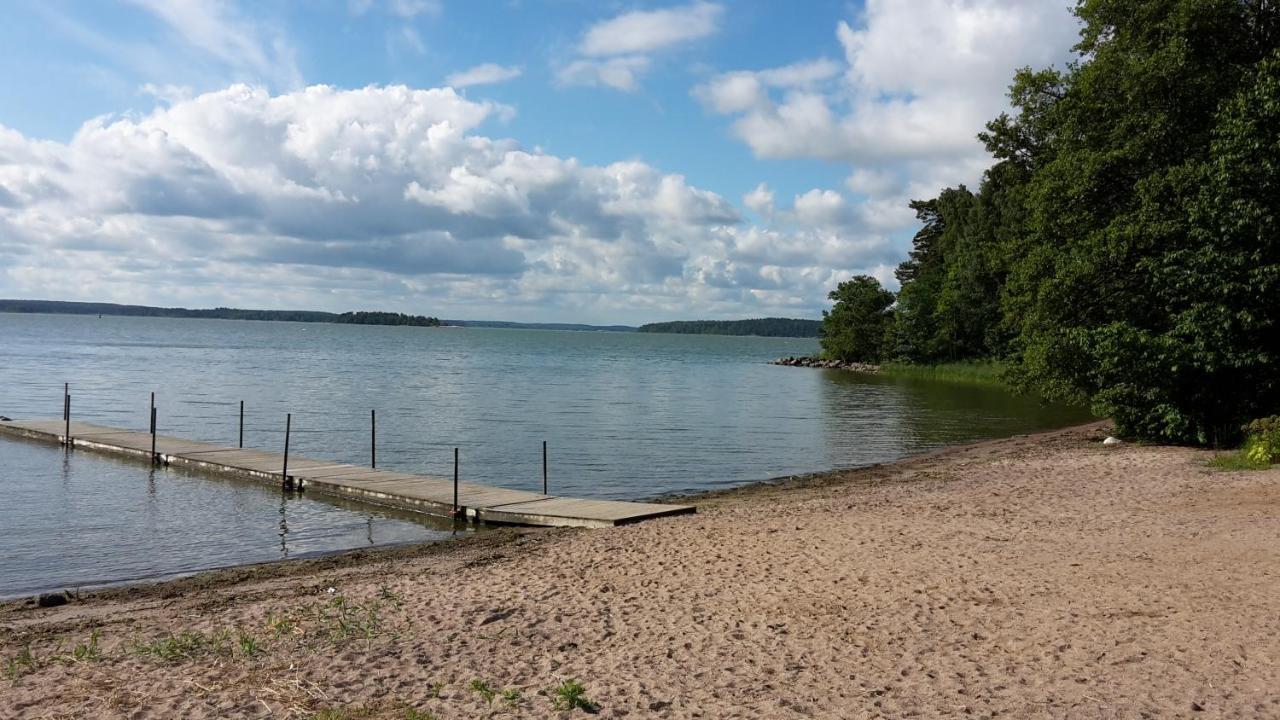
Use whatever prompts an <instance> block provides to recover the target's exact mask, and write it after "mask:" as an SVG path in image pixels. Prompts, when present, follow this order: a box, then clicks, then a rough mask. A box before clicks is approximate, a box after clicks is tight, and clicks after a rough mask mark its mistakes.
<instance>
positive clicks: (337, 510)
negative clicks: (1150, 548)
mask: <svg viewBox="0 0 1280 720" xmlns="http://www.w3.org/2000/svg"><path fill="white" fill-rule="evenodd" d="M0 337H3V338H4V339H5V340H4V342H3V343H0V367H2V368H3V371H2V376H0V377H2V379H3V382H0V415H7V416H9V417H15V418H36V417H43V418H55V417H59V416H60V415H61V412H62V383H63V382H68V383H70V384H71V394H72V398H73V400H72V414H73V417H74V418H75V419H77V420H83V421H86V422H94V423H99V424H103V425H110V426H114V427H121V428H127V429H145V428H146V427H147V424H148V404H149V393H150V392H152V391H154V392H156V398H157V399H156V404H157V406H158V408H159V410H158V417H159V428H160V431H161V432H163V433H165V434H168V435H175V436H178V437H186V438H191V439H196V440H204V441H209V442H219V443H225V444H228V445H233V446H234V445H235V444H236V442H237V435H238V416H239V402H240V401H241V400H245V401H246V417H247V420H246V428H245V447H256V448H262V449H268V450H272V451H277V452H278V451H280V449H281V448H282V445H283V440H284V420H285V414H286V413H293V436H292V440H291V448H290V452H291V453H296V454H298V455H303V456H308V457H313V458H317V459H332V460H335V461H338V462H348V463H357V464H367V463H368V462H369V452H370V448H369V443H370V437H369V412H370V410H371V409H376V410H377V412H378V440H377V442H378V450H377V452H378V466H379V467H381V468H386V469H390V470H398V471H403V472H414V473H424V474H434V475H448V474H450V473H451V472H452V452H453V448H454V447H459V448H460V449H461V456H462V463H461V468H462V477H463V479H465V480H471V481H476V482H483V483H488V484H492V485H497V486H502V487H511V488H519V489H527V490H534V489H541V483H542V459H541V443H542V441H544V440H546V441H547V442H548V445H549V448H550V486H551V492H552V493H554V494H561V495H570V496H578V497H598V498H611V499H643V498H651V497H655V496H660V495H665V494H670V493H688V492H698V491H703V490H715V489H721V488H725V487H730V486H734V485H740V484H743V483H747V482H753V481H759V480H765V479H768V478H772V477H777V476H782V475H788V474H799V473H807V472H814V471H819V470H827V469H834V468H844V467H854V466H859V465H866V464H870V463H875V462H884V461H888V460H893V459H895V458H899V457H902V456H904V455H908V454H912V453H916V452H921V451H925V450H930V449H934V448H937V447H941V446H944V445H949V444H955V443H959V442H965V441H970V440H977V439H982V438H989V437H999V436H1005V435H1012V434H1017V433H1022V432H1031V431H1035V430H1042V429H1047V428H1052V427H1059V426H1063V425H1067V424H1071V423H1075V422H1080V421H1083V420H1087V419H1088V415H1087V413H1085V412H1083V411H1081V410H1079V409H1074V408H1063V407H1059V406H1052V405H1045V404H1043V403H1041V402H1039V401H1038V400H1036V399H1035V398H1028V397H1016V396H1013V395H1011V394H1009V393H1008V392H1006V391H1005V390H1003V389H1001V388H999V387H995V386H991V385H982V384H963V383H943V382H935V381H926V380H908V379H895V378H890V377H879V376H867V375H859V374H855V373H850V372H846V371H835V370H830V371H828V370H813V369H808V368H791V367H780V366H774V365H770V364H769V362H770V361H771V360H773V359H775V358H779V357H783V356H790V355H805V354H810V353H812V352H814V351H815V350H816V349H817V342H816V341H814V340H805V339H786V338H754V337H719V336H693V335H651V334H640V333H599V332H557V331H534V330H496V329H469V328H412V327H372V326H368V327H366V326H347V325H329V324H320V323H276V322H249V321H230V320H182V319H170V318H127V317H102V318H98V317H96V316H50V315H9V314H0ZM0 491H3V492H5V493H6V495H7V497H9V498H12V499H13V500H14V501H13V502H6V503H4V504H3V505H0V514H3V515H4V516H3V517H0V526H3V527H5V528H6V531H5V532H4V533H2V534H0V558H3V559H0V596H13V595H18V594H23V593H27V592H31V591H34V590H33V589H42V588H50V587H66V586H73V585H84V584H89V583H98V582H111V581H117V580H132V579H138V578H147V577H155V576H166V575H172V574H175V573H183V572H189V571H192V570H198V569H204V568H210V567H219V566H226V565H233V564H237V563H245V562H256V561H260V560H264V559H277V558H279V557H282V556H284V555H285V554H286V553H287V554H288V556H289V557H295V556H297V554H301V553H315V552H325V551H331V550H337V549H345V548H349V547H358V546H361V545H362V544H364V545H367V544H369V542H372V543H373V544H383V543H394V542H403V541H414V540H430V539H434V538H436V537H444V536H447V535H448V530H446V529H442V528H441V527H440V526H439V525H438V524H436V525H433V524H432V523H433V521H431V520H425V519H415V516H409V515H389V514H387V513H385V512H381V511H377V510H370V509H367V508H361V507H359V506H354V505H345V506H344V505H340V504H337V503H335V502H333V501H330V500H328V499H324V498H320V497H319V496H316V497H313V498H288V497H285V498H282V497H281V496H280V493H279V492H278V491H275V490H273V489H271V488H267V487H264V486H260V485H255V484H254V483H250V482H245V481H240V480H227V479H214V478H210V477H208V476H203V475H200V476H197V475H185V474H182V473H178V472H176V471H173V470H159V471H156V472H155V473H152V471H150V470H149V469H148V468H146V467H145V466H139V465H137V464H134V463H131V462H129V461H121V460H116V459H111V458H103V457H96V456H92V455H89V454H88V453H84V452H80V451H77V452H76V453H73V454H72V456H71V457H70V458H69V459H65V462H64V454H63V453H62V451H61V450H60V449H58V448H55V447H48V446H38V445H33V444H30V443H24V442H21V441H17V440H11V439H6V438H0ZM282 510H283V511H284V513H285V515H286V516H288V517H287V521H288V526H289V529H290V533H289V534H288V535H287V536H285V543H284V547H283V548H281V547H277V546H278V545H279V544H280V537H278V535H279V528H278V527H273V526H272V525H271V523H270V522H268V521H269V520H271V519H272V518H273V516H272V513H275V516H274V519H276V520H277V521H278V520H279V514H280V512H281V511H282ZM92 517H99V518H110V522H103V523H93V522H87V521H86V518H92ZM197 520H198V521H199V522H197ZM366 530H369V532H366Z"/></svg>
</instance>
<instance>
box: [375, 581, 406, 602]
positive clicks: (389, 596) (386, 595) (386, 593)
mask: <svg viewBox="0 0 1280 720" xmlns="http://www.w3.org/2000/svg"><path fill="white" fill-rule="evenodd" d="M378 599H379V600H382V601H384V602H389V603H391V604H392V605H395V606H396V607H400V605H401V603H403V602H404V601H403V600H401V599H400V596H399V595H397V594H396V593H395V591H394V590H392V589H391V588H390V587H388V586H387V585H379V586H378Z"/></svg>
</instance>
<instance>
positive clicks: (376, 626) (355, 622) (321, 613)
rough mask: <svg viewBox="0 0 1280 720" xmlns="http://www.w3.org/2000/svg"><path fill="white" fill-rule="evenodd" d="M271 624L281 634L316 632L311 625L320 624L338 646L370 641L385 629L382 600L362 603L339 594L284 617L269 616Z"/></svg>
mask: <svg viewBox="0 0 1280 720" xmlns="http://www.w3.org/2000/svg"><path fill="white" fill-rule="evenodd" d="M267 622H268V625H269V626H270V627H271V628H272V630H273V632H275V633H276V634H277V636H279V635H282V634H286V633H294V634H299V635H312V634H313V631H311V630H309V629H308V627H309V626H312V625H317V626H319V627H320V628H321V631H320V633H321V636H322V637H325V638H326V639H328V640H329V641H330V642H332V643H333V644H335V645H340V644H342V643H344V642H346V641H348V640H352V639H364V640H369V639H372V638H374V637H376V636H378V635H379V634H380V633H381V631H382V628H383V620H382V603H381V602H379V601H374V602H370V603H358V602H352V601H350V600H347V598H346V597H345V596H342V595H335V596H334V597H332V598H330V599H329V600H327V601H325V602H312V603H308V604H306V605H302V606H300V607H298V608H296V609H295V610H293V611H292V612H290V613H288V614H286V615H285V616H283V617H280V618H276V617H275V616H274V615H271V616H268V621H267Z"/></svg>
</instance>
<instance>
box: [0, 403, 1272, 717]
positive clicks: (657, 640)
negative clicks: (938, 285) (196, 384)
mask: <svg viewBox="0 0 1280 720" xmlns="http://www.w3.org/2000/svg"><path fill="white" fill-rule="evenodd" d="M1104 435H1105V426H1104V425H1102V424H1093V425H1089V426H1084V427H1079V428H1072V429H1068V430H1064V431H1058V432H1053V433H1048V434H1043V435H1033V436H1023V437H1017V438H1011V439H1007V440H999V441H992V442H987V443H981V444H976V445H970V446H965V447H962V448H954V449H950V450H946V451H941V452H938V453H933V454H930V455H928V456H923V457H919V458H914V459H909V460H905V461H902V462H899V463H894V464H891V465H884V466H879V467H874V468H867V469H861V470H854V471H847V472H839V473H831V474H826V475H822V476H815V477H811V478H804V479H797V480H795V481H792V482H788V483H783V484H778V485H767V486H753V487H749V488H743V489H740V490H736V491H730V492H725V493H719V494H715V495H708V496H702V497H700V498H697V502H698V504H699V506H700V511H699V514H698V515H695V516H688V517H681V518H671V519H666V520H659V521H652V522H648V523H643V524H639V525H635V526H629V527H622V528H616V529H609V530H591V531H584V530H555V531H543V530H539V531H520V530H501V531H496V532H492V533H483V534H481V535H480V536H479V537H475V538H472V539H468V540H464V541H458V542H454V543H445V544H439V545H433V546H424V547H416V548H399V549H391V550H384V551H363V552H360V553H353V554H348V555H344V556H340V557H333V558H324V559H318V560H311V561H301V562H295V563H287V564H280V565H269V566H261V567H255V568H246V569H239V570H232V571H225V572H219V573H211V574H207V575H202V576H198V577H195V578H189V579H185V580H180V581H175V582H171V583H165V584H161V585H155V586H149V587H139V588H129V589H121V590H113V591H108V592H102V593H98V594H95V595H85V596H83V597H82V598H80V599H78V600H75V601H73V602H71V603H69V604H67V605H64V606H61V607H54V608H36V607H35V606H34V605H32V604H29V603H10V604H7V605H3V606H0V663H3V664H4V669H5V676H4V677H0V717H3V718H17V717H21V718H28V717H30V718H43V717H122V718H125V717H127V718H176V717H194V718H203V717H208V718H215V717H216V718H223V717H280V718H291V717H303V718H305V717H322V718H366V717H370V718H431V717H434V718H440V719H441V720H453V719H455V718H506V717H513V718H563V717H574V716H579V717H586V715H585V714H584V713H585V712H586V710H584V709H582V708H581V707H579V708H578V709H572V710H566V709H557V707H556V701H559V702H560V703H561V705H562V706H563V704H564V703H565V702H571V701H572V700H573V699H574V698H575V697H576V698H578V699H580V700H581V701H582V702H581V703H580V704H581V705H588V706H590V708H591V709H592V710H593V711H594V712H596V713H597V716H598V717H602V718H623V717H627V718H873V717H887V718H904V717H919V718H936V717H995V716H1001V717H1013V718H1042V717H1043V718H1138V717H1148V718H1178V717H1187V718H1191V717H1196V718H1199V717H1205V718H1228V717H1229V718H1266V717H1280V471H1277V470H1274V469H1273V470H1270V471H1262V472H1222V471H1217V470H1212V469H1210V468H1208V467H1207V466H1206V461H1207V460H1208V459H1209V458H1210V457H1211V455H1212V454H1211V453H1209V452H1206V451H1197V450H1191V449H1186V448H1169V447H1146V446H1138V445H1131V444H1125V445H1121V446H1118V447H1103V446H1102V445H1101V444H1100V442H1099V440H1101V438H1102V437H1104ZM570 679H575V680H577V681H579V682H580V683H581V685H582V690H581V692H580V693H577V694H575V693H574V692H572V690H571V689H570V688H565V687H564V686H563V685H562V683H564V681H566V680H570ZM557 687H561V689H562V690H563V691H565V692H561V693H557V692H556V691H555V688H557Z"/></svg>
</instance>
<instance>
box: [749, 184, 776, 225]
mask: <svg viewBox="0 0 1280 720" xmlns="http://www.w3.org/2000/svg"><path fill="white" fill-rule="evenodd" d="M742 204H743V205H746V206H747V208H748V209H749V210H752V211H753V212H756V213H758V214H760V215H762V216H764V217H766V218H767V217H772V216H773V191H772V190H770V189H769V186H768V185H766V184H765V183H760V184H759V185H757V186H756V189H755V190H752V191H751V192H749V193H747V194H746V195H743V196H742Z"/></svg>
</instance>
